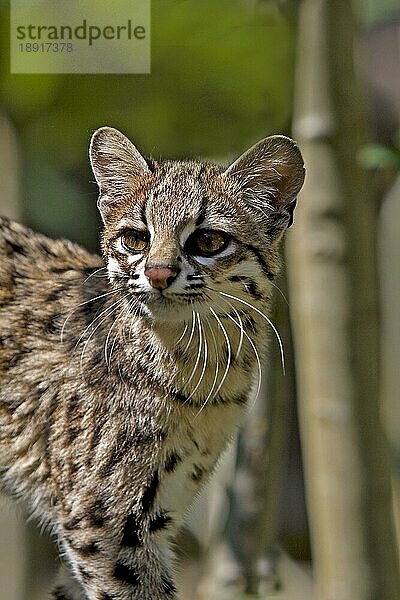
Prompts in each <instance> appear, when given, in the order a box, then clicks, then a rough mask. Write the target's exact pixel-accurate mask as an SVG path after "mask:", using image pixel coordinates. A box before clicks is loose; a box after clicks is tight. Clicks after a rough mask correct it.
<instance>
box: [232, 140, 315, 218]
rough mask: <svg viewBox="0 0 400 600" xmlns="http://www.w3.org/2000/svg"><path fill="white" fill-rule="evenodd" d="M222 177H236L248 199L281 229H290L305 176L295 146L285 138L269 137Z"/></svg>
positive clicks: (245, 154) (250, 150)
mask: <svg viewBox="0 0 400 600" xmlns="http://www.w3.org/2000/svg"><path fill="white" fill-rule="evenodd" d="M223 176H224V177H226V176H231V177H234V178H235V179H236V181H237V184H238V185H239V189H240V190H241V191H242V193H243V195H244V197H245V199H247V201H248V202H249V204H250V205H251V206H253V207H254V208H256V209H257V208H258V209H261V210H262V212H263V213H264V214H266V215H268V217H269V216H270V217H271V219H273V220H274V221H275V223H276V225H277V226H278V227H280V228H281V229H284V228H285V227H290V225H291V224H292V222H293V211H294V208H295V206H296V201H297V194H298V193H299V191H300V189H301V187H302V185H303V182H304V176H305V170H304V163H303V157H302V156H301V152H300V150H299V148H298V146H297V144H296V142H295V141H294V140H292V139H290V138H288V137H286V136H284V135H274V136H270V137H267V138H265V139H263V140H261V141H259V142H257V144H255V145H254V146H252V147H251V148H250V149H249V150H247V152H245V153H244V154H242V156H240V157H239V158H238V159H237V160H236V161H235V162H234V163H233V164H232V165H230V166H229V167H228V168H227V169H226V171H225V172H224V173H223Z"/></svg>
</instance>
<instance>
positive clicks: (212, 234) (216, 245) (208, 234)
mask: <svg viewBox="0 0 400 600" xmlns="http://www.w3.org/2000/svg"><path fill="white" fill-rule="evenodd" d="M230 239H231V238H230V236H229V235H227V234H226V233H224V232H223V231H217V230H213V229H198V230H197V231H195V232H194V233H192V235H191V236H190V237H189V238H188V240H187V242H186V245H185V249H186V250H187V252H190V254H193V255H194V256H214V254H219V253H220V252H222V251H223V250H225V248H226V247H227V245H228V244H229V242H230Z"/></svg>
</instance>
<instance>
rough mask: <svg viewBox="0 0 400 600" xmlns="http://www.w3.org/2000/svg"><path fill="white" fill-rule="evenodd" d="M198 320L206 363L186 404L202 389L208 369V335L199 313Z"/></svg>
mask: <svg viewBox="0 0 400 600" xmlns="http://www.w3.org/2000/svg"><path fill="white" fill-rule="evenodd" d="M197 318H198V320H199V326H200V328H201V329H202V331H203V347H204V361H203V368H202V370H201V373H200V377H199V380H198V382H197V384H196V387H195V388H194V390H192V393H191V394H190V396H189V397H188V398H187V400H186V402H187V401H188V400H190V398H192V396H194V394H195V393H196V392H197V390H198V389H199V387H200V384H201V382H202V381H203V377H204V373H205V371H206V368H207V358H208V346H207V339H206V333H205V330H204V329H203V327H202V326H201V319H200V315H199V313H197ZM203 406H204V405H203ZM202 408H203V407H202ZM199 412H201V409H200V410H199Z"/></svg>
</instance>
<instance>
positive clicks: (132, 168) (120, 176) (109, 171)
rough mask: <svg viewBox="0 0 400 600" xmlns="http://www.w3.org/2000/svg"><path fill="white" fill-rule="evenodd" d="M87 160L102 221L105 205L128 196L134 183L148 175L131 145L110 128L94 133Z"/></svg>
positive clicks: (143, 160) (146, 168) (141, 157)
mask: <svg viewBox="0 0 400 600" xmlns="http://www.w3.org/2000/svg"><path fill="white" fill-rule="evenodd" d="M89 157H90V163H91V165H92V169H93V173H94V176H95V178H96V181H97V184H98V186H99V190H100V196H99V200H98V207H99V210H100V212H101V215H102V217H103V219H104V218H105V213H106V212H107V207H108V205H109V204H113V203H115V201H116V200H118V199H120V198H122V197H126V196H127V195H129V193H130V191H131V189H132V188H133V185H134V183H135V180H137V178H138V177H141V176H143V175H147V174H149V173H150V172H151V171H150V168H149V166H148V164H147V162H146V160H145V159H144V158H143V156H142V155H141V154H140V152H139V151H138V150H137V148H136V147H135V146H134V145H133V144H132V142H131V141H130V140H128V138H127V137H126V136H124V134H123V133H121V132H120V131H118V129H114V128H113V127H101V128H100V129H97V130H96V131H95V132H94V134H93V136H92V139H91V142H90V148H89Z"/></svg>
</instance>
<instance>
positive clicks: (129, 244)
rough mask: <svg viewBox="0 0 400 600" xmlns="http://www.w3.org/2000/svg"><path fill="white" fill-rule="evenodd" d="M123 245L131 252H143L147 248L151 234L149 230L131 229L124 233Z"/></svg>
mask: <svg viewBox="0 0 400 600" xmlns="http://www.w3.org/2000/svg"><path fill="white" fill-rule="evenodd" d="M121 239H122V245H123V246H124V247H125V248H126V250H128V251H129V252H143V251H144V250H146V248H147V245H148V243H149V234H148V233H147V231H140V230H139V229H129V230H128V231H125V233H123V235H122V237H121Z"/></svg>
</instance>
